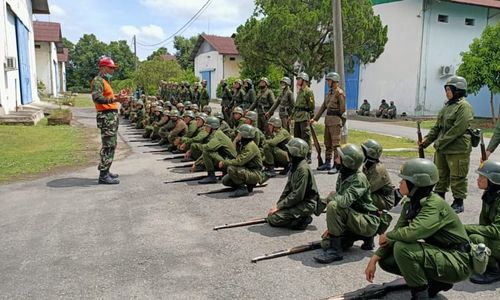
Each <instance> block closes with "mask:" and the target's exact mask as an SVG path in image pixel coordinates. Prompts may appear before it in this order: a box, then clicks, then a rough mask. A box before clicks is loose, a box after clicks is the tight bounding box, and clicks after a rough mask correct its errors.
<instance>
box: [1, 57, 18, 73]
mask: <svg viewBox="0 0 500 300" xmlns="http://www.w3.org/2000/svg"><path fill="white" fill-rule="evenodd" d="M4 67H5V71H12V70H17V60H16V58H15V57H14V56H7V57H6V58H5V63H4Z"/></svg>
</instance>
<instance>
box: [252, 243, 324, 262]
mask: <svg viewBox="0 0 500 300" xmlns="http://www.w3.org/2000/svg"><path fill="white" fill-rule="evenodd" d="M320 247H321V242H320V241H315V242H311V243H309V244H306V245H300V246H296V247H292V248H289V249H285V250H279V251H276V252H272V253H269V254H264V255H262V256H257V257H255V258H253V259H252V260H251V262H253V263H256V262H258V261H261V260H267V259H273V258H278V257H282V256H287V255H291V254H296V253H301V252H306V251H309V250H314V249H318V248H320Z"/></svg>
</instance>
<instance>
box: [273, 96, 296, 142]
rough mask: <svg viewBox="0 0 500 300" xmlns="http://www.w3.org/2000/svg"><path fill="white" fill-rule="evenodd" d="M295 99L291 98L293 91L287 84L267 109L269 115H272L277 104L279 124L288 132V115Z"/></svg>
mask: <svg viewBox="0 0 500 300" xmlns="http://www.w3.org/2000/svg"><path fill="white" fill-rule="evenodd" d="M294 104H295V100H294V99H293V93H292V91H290V88H288V86H287V87H286V88H284V89H283V90H282V91H281V94H280V95H279V97H278V99H277V101H276V102H275V103H274V105H273V107H271V109H270V110H269V117H272V116H273V115H274V111H275V110H276V108H278V106H279V116H280V119H281V124H283V125H282V126H283V128H285V129H286V130H287V131H288V132H290V120H289V116H290V114H291V113H292V110H293V107H294Z"/></svg>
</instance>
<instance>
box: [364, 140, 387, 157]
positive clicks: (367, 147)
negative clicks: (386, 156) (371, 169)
mask: <svg viewBox="0 0 500 300" xmlns="http://www.w3.org/2000/svg"><path fill="white" fill-rule="evenodd" d="M361 148H363V150H364V151H365V155H366V156H367V157H368V158H372V159H379V158H380V155H382V145H380V144H379V142H377V141H376V140H372V139H369V140H366V141H364V142H363V144H361Z"/></svg>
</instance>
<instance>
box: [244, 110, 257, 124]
mask: <svg viewBox="0 0 500 300" xmlns="http://www.w3.org/2000/svg"><path fill="white" fill-rule="evenodd" d="M257 116H258V115H257V113H256V112H254V111H253V110H251V111H248V112H247V113H246V114H245V118H247V119H249V120H252V122H256V121H257Z"/></svg>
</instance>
